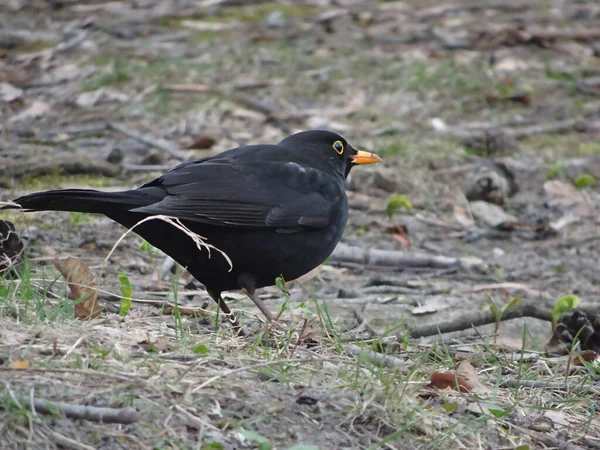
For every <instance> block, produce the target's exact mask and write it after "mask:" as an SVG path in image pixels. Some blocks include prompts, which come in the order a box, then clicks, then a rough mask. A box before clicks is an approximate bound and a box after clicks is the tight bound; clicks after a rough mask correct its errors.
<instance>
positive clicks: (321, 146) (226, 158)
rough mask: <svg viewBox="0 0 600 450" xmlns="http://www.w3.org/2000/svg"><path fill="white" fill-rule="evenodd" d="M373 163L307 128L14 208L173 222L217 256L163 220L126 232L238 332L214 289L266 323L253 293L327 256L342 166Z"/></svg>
mask: <svg viewBox="0 0 600 450" xmlns="http://www.w3.org/2000/svg"><path fill="white" fill-rule="evenodd" d="M379 161H381V159H380V158H379V157H378V156H377V155H375V154H373V153H369V152H365V151H360V150H355V149H354V148H352V146H351V145H350V144H349V143H348V142H347V141H346V139H344V138H343V137H342V136H340V135H339V134H336V133H333V132H330V131H324V130H310V131H303V132H300V133H296V134H293V135H291V136H289V137H287V138H285V139H283V140H282V141H281V142H279V143H278V144H276V145H248V146H243V147H238V148H234V149H231V150H227V151H225V152H223V153H220V154H218V155H216V156H212V157H208V158H203V159H199V160H195V161H191V162H186V163H183V164H180V165H178V166H176V167H175V168H173V169H171V170H170V171H168V172H166V173H165V174H164V175H162V176H160V177H158V178H156V179H155V180H153V181H150V182H149V183H146V184H144V185H143V186H141V187H139V188H137V189H133V190H128V191H121V192H101V191H96V190H90V189H64V190H52V191H46V192H39V193H34V194H30V195H25V196H23V197H19V198H17V199H16V200H14V203H16V204H17V205H20V206H21V208H23V209H24V210H26V211H46V210H52V211H77V212H85V213H100V214H104V215H106V216H108V217H109V218H111V219H112V220H114V221H116V222H118V223H120V224H121V225H123V226H125V227H127V228H132V227H133V226H134V225H136V224H138V222H140V221H141V220H143V219H145V218H148V217H149V216H156V215H162V216H169V217H171V218H173V219H174V220H175V221H176V222H177V223H179V224H181V225H184V226H185V227H187V228H188V230H191V231H192V232H193V233H196V234H198V235H200V236H202V238H203V239H204V240H205V242H206V243H207V244H209V245H211V246H213V247H216V249H218V250H219V251H215V250H214V249H213V250H212V251H211V252H210V255H209V252H208V251H207V250H206V249H202V250H201V249H200V248H198V247H197V246H196V243H195V241H194V240H193V239H192V238H191V237H190V236H189V235H188V234H186V233H185V232H184V231H182V230H181V229H180V228H178V227H175V226H173V223H167V222H166V221H163V220H147V221H145V222H143V223H141V224H138V225H137V226H136V227H135V228H134V229H133V231H134V232H135V233H137V234H138V235H140V236H141V237H143V238H144V239H145V240H146V241H148V242H149V243H150V244H152V245H153V246H155V247H157V248H159V249H161V250H162V251H163V252H165V253H166V254H167V255H170V256H171V257H172V258H173V259H174V260H175V261H177V262H178V263H179V264H180V265H182V266H183V267H186V268H187V270H188V271H189V272H190V273H191V274H192V275H193V276H194V277H195V278H196V279H197V280H198V281H200V282H201V283H202V284H204V286H205V287H206V289H207V291H208V293H209V295H210V296H211V297H212V298H213V299H214V300H215V301H216V302H217V304H218V305H219V307H220V308H221V310H222V311H223V313H224V315H225V316H226V317H227V319H228V320H229V321H230V323H231V324H232V325H233V326H234V328H235V329H236V330H238V331H239V330H240V327H239V324H238V322H237V319H236V318H235V316H234V315H233V314H232V312H231V310H230V309H229V307H228V306H227V304H226V303H225V302H224V301H223V299H222V298H221V293H222V292H223V291H229V290H237V289H242V290H243V291H244V292H245V293H246V294H247V295H248V297H250V299H251V300H252V301H253V302H254V303H255V304H256V306H257V307H258V308H259V309H260V310H261V311H262V313H263V314H264V315H265V317H266V318H267V319H268V320H269V321H273V315H272V314H271V312H270V311H269V310H268V309H267V308H266V307H265V305H263V303H262V301H261V300H260V299H259V298H258V296H257V295H256V292H255V291H256V289H257V288H261V287H265V286H271V285H274V284H275V280H276V278H277V277H278V276H283V278H284V279H285V280H293V279H296V278H298V277H300V276H302V275H304V274H305V273H307V272H309V271H311V270H312V269H314V268H315V267H317V266H318V265H319V264H321V263H322V262H323V261H324V260H325V259H326V258H327V257H328V256H329V255H330V254H331V252H332V251H333V249H334V248H335V247H336V245H337V243H338V242H339V241H340V239H341V237H342V233H343V231H344V228H345V226H346V219H347V217H348V201H347V198H346V191H345V187H344V183H345V179H346V177H347V176H348V174H349V173H350V169H352V167H353V166H354V165H357V164H372V163H377V162H379ZM13 207H16V206H13ZM221 252H223V253H225V254H226V255H227V256H228V258H229V259H230V261H228V260H227V258H225V256H224V255H223V254H222V253H221ZM230 263H231V264H230Z"/></svg>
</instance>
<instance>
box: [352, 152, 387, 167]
mask: <svg viewBox="0 0 600 450" xmlns="http://www.w3.org/2000/svg"><path fill="white" fill-rule="evenodd" d="M350 158H352V163H353V164H375V163H378V162H381V158H380V157H379V156H377V155H376V154H375V153H369V152H363V151H362V150H358V151H357V152H356V155H351V156H350Z"/></svg>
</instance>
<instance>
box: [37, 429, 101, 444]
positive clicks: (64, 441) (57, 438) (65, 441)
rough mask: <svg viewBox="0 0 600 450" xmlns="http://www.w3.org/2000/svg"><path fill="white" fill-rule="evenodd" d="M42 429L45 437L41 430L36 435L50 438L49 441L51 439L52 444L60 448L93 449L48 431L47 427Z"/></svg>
mask: <svg viewBox="0 0 600 450" xmlns="http://www.w3.org/2000/svg"><path fill="white" fill-rule="evenodd" d="M42 428H43V429H44V432H46V433H47V435H45V434H44V433H42V431H41V430H37V432H38V434H39V435H40V436H41V437H42V438H43V439H46V438H47V437H48V436H49V437H50V439H52V440H53V441H54V442H56V443H57V444H59V445H60V446H61V447H64V448H76V449H81V450H94V447H90V446H89V445H85V444H83V443H81V442H77V441H74V440H73V439H71V438H68V437H67V436H64V435H62V434H60V433H57V432H56V431H54V430H52V429H50V428H49V427H48V426H46V425H44V426H43V427H42Z"/></svg>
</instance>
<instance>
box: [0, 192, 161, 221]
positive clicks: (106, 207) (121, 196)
mask: <svg viewBox="0 0 600 450" xmlns="http://www.w3.org/2000/svg"><path fill="white" fill-rule="evenodd" d="M152 194H156V193H155V192H153V191H152V190H142V189H139V190H131V191H120V192H101V191H96V190H92V189H63V190H55V191H45V192H37V193H34V194H29V195H24V196H23V197H19V198H17V199H16V200H14V201H13V203H16V204H18V205H20V206H21V207H22V208H23V209H24V210H26V211H72V212H83V213H100V214H107V215H108V214H109V213H111V212H113V211H124V210H130V209H132V208H139V207H142V206H147V205H149V204H151V203H154V202H156V201H160V197H157V196H156V195H152ZM8 208H16V206H11V205H8V206H5V207H4V208H3V209H8Z"/></svg>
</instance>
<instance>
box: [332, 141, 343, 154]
mask: <svg viewBox="0 0 600 450" xmlns="http://www.w3.org/2000/svg"><path fill="white" fill-rule="evenodd" d="M333 149H334V150H335V151H336V152H338V153H339V154H340V155H341V154H342V153H344V144H343V143H342V141H335V142H334V143H333Z"/></svg>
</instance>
